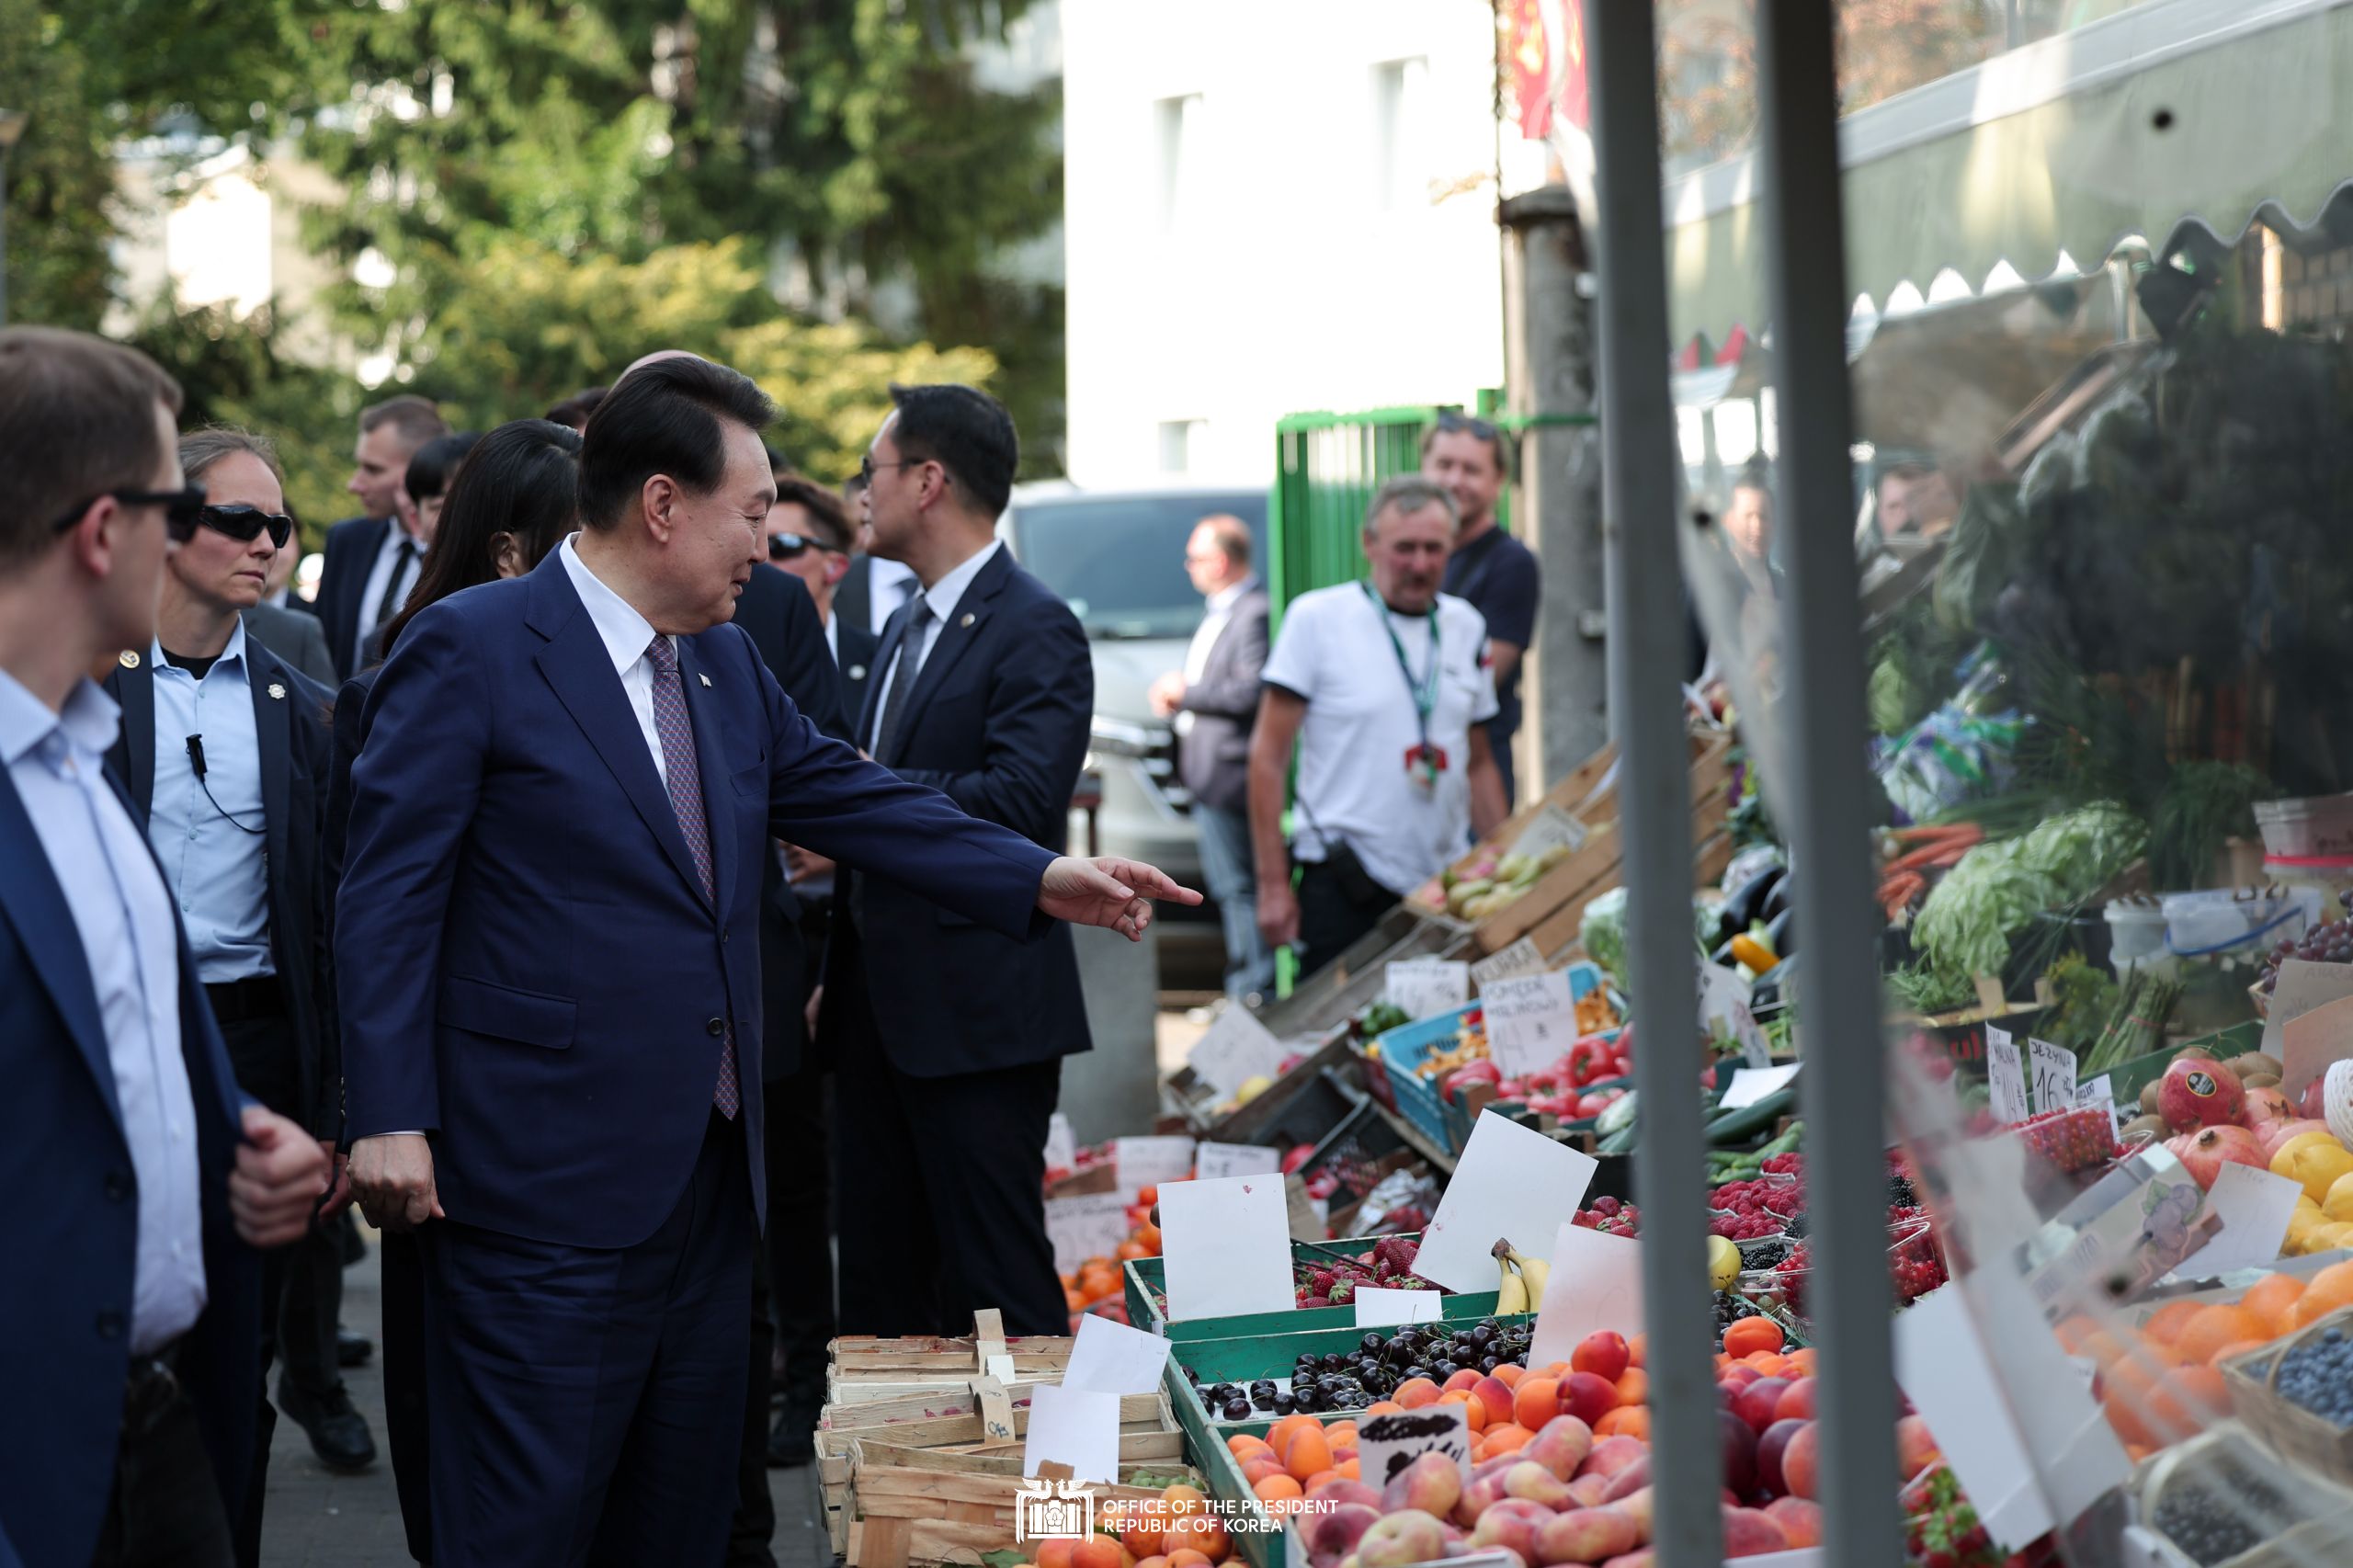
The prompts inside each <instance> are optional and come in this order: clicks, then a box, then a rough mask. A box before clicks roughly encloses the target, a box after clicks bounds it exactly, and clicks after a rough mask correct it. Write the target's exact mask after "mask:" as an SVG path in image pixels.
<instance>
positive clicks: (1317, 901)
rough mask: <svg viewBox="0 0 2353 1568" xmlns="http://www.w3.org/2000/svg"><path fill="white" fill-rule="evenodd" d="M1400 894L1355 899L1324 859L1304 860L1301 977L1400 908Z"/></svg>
mask: <svg viewBox="0 0 2353 1568" xmlns="http://www.w3.org/2000/svg"><path fill="white" fill-rule="evenodd" d="M1397 900H1398V895H1397V894H1395V893H1392V892H1388V891H1387V890H1385V889H1384V890H1382V892H1381V895H1380V896H1379V897H1378V898H1370V897H1368V898H1358V897H1355V896H1352V895H1351V894H1350V893H1349V892H1348V890H1347V887H1345V886H1344V885H1343V881H1342V878H1341V876H1340V874H1339V872H1337V871H1336V870H1334V869H1332V868H1331V867H1330V866H1327V865H1325V864H1324V862H1322V861H1320V860H1312V861H1302V863H1301V865H1300V868H1299V977H1300V978H1301V979H1302V980H1304V979H1306V978H1307V977H1308V976H1309V975H1311V974H1313V973H1314V972H1315V971H1317V970H1320V969H1322V968H1323V967H1324V965H1325V964H1328V963H1330V962H1331V961H1332V960H1334V959H1336V958H1338V957H1339V956H1340V955H1341V954H1342V953H1345V952H1347V950H1348V949H1350V948H1352V947H1355V946H1356V945H1357V943H1358V942H1359V941H1361V940H1363V938H1364V937H1365V936H1366V935H1367V934H1368V933H1370V931H1371V930H1372V928H1373V927H1374V926H1378V925H1380V924H1381V916H1382V915H1386V914H1388V913H1389V912H1390V910H1392V909H1393V908H1395V907H1396V905H1397Z"/></svg>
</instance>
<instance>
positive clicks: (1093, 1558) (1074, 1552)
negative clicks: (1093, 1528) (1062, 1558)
mask: <svg viewBox="0 0 2353 1568" xmlns="http://www.w3.org/2000/svg"><path fill="white" fill-rule="evenodd" d="M1122 1561H1123V1559H1122V1558H1121V1557H1120V1543H1119V1542H1118V1541H1116V1540H1112V1539H1111V1538H1110V1537H1109V1536H1108V1535H1091V1536H1088V1537H1087V1538H1086V1540H1082V1541H1080V1542H1079V1543H1078V1544H1077V1545H1075V1546H1074V1547H1072V1548H1071V1549H1070V1568H1120V1564H1121V1562H1122Z"/></svg>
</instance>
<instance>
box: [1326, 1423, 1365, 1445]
mask: <svg viewBox="0 0 2353 1568" xmlns="http://www.w3.org/2000/svg"><path fill="white" fill-rule="evenodd" d="M1324 1441H1325V1442H1327V1443H1329V1444H1331V1445H1332V1451H1333V1452H1334V1453H1338V1452H1339V1451H1340V1450H1341V1449H1352V1448H1354V1447H1356V1442H1357V1424H1356V1423H1355V1422H1353V1421H1335V1422H1333V1423H1332V1424H1331V1425H1330V1426H1326V1427H1324Z"/></svg>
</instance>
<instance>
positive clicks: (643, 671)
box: [563, 533, 678, 786]
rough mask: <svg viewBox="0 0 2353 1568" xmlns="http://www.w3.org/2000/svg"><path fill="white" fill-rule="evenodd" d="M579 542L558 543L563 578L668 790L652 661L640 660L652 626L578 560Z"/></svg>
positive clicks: (650, 639)
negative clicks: (601, 645) (600, 642)
mask: <svg viewBox="0 0 2353 1568" xmlns="http://www.w3.org/2000/svg"><path fill="white" fill-rule="evenodd" d="M579 540H580V536H579V535H578V534H576V533H575V534H573V535H571V536H569V537H568V538H566V539H565V540H564V541H563V570H564V574H565V575H566V576H569V577H570V578H571V579H572V586H573V588H574V591H576V592H577V593H578V594H579V595H580V602H581V604H582V606H583V607H585V608H586V609H587V611H588V619H590V620H591V621H593V622H595V623H596V627H597V636H599V637H601V638H603V639H604V640H605V652H606V653H609V654H611V655H612V659H613V672H614V673H615V674H616V675H618V676H620V677H621V691H622V694H623V695H625V696H626V697H628V699H629V707H630V711H631V712H632V713H634V714H636V715H637V727H638V729H639V730H640V731H642V733H644V735H645V749H646V750H647V751H649V752H651V753H653V754H654V772H655V773H657V774H659V775H660V776H661V778H662V782H663V784H664V785H665V786H667V785H668V784H669V782H670V765H669V764H668V762H666V761H665V759H664V757H663V756H662V732H661V731H659V730H657V729H655V728H654V661H653V660H651V659H649V658H647V657H646V656H645V650H646V649H647V647H648V646H650V645H651V644H652V643H653V642H654V623H653V622H652V621H650V620H648V619H645V617H643V616H642V615H640V614H638V613H637V608H636V607H635V606H634V605H631V603H630V602H629V601H628V600H627V599H625V598H623V597H620V595H619V594H617V593H615V592H613V590H612V589H610V588H608V587H607V586H606V585H605V583H604V580H603V579H602V578H600V577H598V576H597V574H595V573H594V572H591V571H589V570H588V563H587V562H585V561H583V560H581V559H580V551H579V550H578V549H577V548H575V547H576V546H577V544H578V542H579ZM677 642H678V640H677V639H676V638H675V637H673V638H672V639H670V644H671V646H672V647H673V648H675V647H676V646H677Z"/></svg>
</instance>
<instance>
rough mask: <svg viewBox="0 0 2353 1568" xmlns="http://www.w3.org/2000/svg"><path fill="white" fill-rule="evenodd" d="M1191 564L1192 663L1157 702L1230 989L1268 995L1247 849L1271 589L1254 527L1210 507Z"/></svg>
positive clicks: (1158, 685) (1268, 953)
mask: <svg viewBox="0 0 2353 1568" xmlns="http://www.w3.org/2000/svg"><path fill="white" fill-rule="evenodd" d="M1185 570H1186V572H1187V573H1188V574H1189V575H1190V576H1191V577H1192V579H1193V587H1194V589H1195V590H1196V591H1197V592H1199V594H1200V596H1201V597H1202V598H1203V599H1204V600H1206V601H1207V607H1206V608H1205V609H1204V611H1203V613H1202V616H1201V624H1200V626H1199V628H1198V629H1197V630H1196V631H1194V633H1193V641H1192V644H1191V646H1190V647H1188V649H1187V650H1186V652H1185V667H1184V668H1183V669H1181V670H1171V671H1169V672H1168V673H1167V674H1166V675H1165V676H1161V677H1160V678H1159V679H1158V680H1156V681H1154V683H1153V687H1152V706H1153V710H1154V712H1157V713H1158V714H1159V715H1160V716H1161V717H1162V718H1164V719H1172V720H1174V721H1175V722H1176V736H1177V740H1176V776H1177V778H1180V779H1182V780H1183V781H1184V785H1185V789H1186V790H1187V792H1188V793H1189V794H1190V795H1191V796H1192V801H1193V807H1192V817H1193V826H1194V828H1195V830H1196V831H1197V832H1198V833H1199V835H1200V843H1201V880H1202V881H1205V882H1207V883H1208V884H1209V895H1210V897H1211V898H1212V899H1215V900H1216V901H1217V913H1218V919H1219V921H1220V922H1221V923H1222V926H1223V927H1224V930H1225V994H1227V995H1228V996H1230V997H1232V998H1233V1000H1235V1001H1237V1002H1239V1001H1243V1000H1245V998H1247V997H1250V996H1254V995H1255V996H1271V995H1273V994H1274V989H1275V955H1274V953H1273V951H1272V950H1271V949H1268V948H1267V941H1266V938H1265V937H1262V936H1261V935H1259V932H1258V882H1257V878H1256V875H1254V874H1253V871H1252V869H1251V868H1252V865H1253V861H1252V858H1251V854H1250V726H1251V724H1252V722H1254V721H1255V720H1256V718H1257V716H1258V697H1259V690H1258V672H1259V671H1260V670H1261V669H1263V668H1264V667H1265V666H1266V663H1267V591H1266V589H1264V588H1262V587H1260V586H1259V585H1258V579H1257V578H1256V577H1255V576H1253V575H1252V574H1251V572H1250V528H1249V526H1248V525H1247V524H1245V522H1243V521H1242V519H1241V518H1239V517H1204V518H1202V519H1201V521H1200V524H1199V527H1197V528H1194V529H1193V536H1192V538H1191V539H1189V540H1187V541H1186V544H1185Z"/></svg>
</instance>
